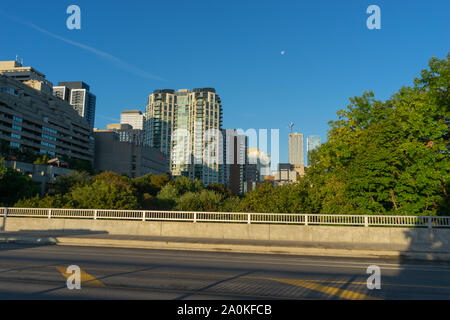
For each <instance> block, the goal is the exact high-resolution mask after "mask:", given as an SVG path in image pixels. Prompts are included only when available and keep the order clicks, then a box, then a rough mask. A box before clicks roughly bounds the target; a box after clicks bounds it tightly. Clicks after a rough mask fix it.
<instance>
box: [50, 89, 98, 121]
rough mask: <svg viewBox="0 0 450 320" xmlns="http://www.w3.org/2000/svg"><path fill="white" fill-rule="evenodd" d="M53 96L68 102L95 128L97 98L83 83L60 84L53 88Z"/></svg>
mask: <svg viewBox="0 0 450 320" xmlns="http://www.w3.org/2000/svg"><path fill="white" fill-rule="evenodd" d="M53 95H54V96H56V97H58V98H60V99H62V100H65V101H67V102H68V103H69V104H70V105H72V107H73V108H74V109H75V110H76V111H77V112H78V114H79V115H80V116H81V117H83V118H84V119H85V120H86V121H87V122H88V124H89V127H91V129H92V128H94V122H95V105H96V103H97V98H96V96H95V95H94V94H93V93H92V92H90V87H89V85H87V84H86V83H84V82H83V81H70V82H59V83H58V86H56V87H53Z"/></svg>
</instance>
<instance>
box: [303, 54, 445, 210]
mask: <svg viewBox="0 0 450 320" xmlns="http://www.w3.org/2000/svg"><path fill="white" fill-rule="evenodd" d="M449 70H450V68H449V56H448V57H447V59H446V60H438V59H436V58H433V59H431V60H430V63H429V69H427V70H424V71H422V73H421V77H420V78H417V79H416V80H415V82H414V86H413V87H403V88H401V89H400V90H399V91H398V92H397V93H395V94H394V95H393V96H392V97H391V98H390V99H388V100H387V101H385V102H381V101H377V100H375V99H374V94H373V93H372V92H366V93H364V94H363V95H362V96H361V97H355V98H353V99H350V101H351V104H350V105H349V106H348V107H347V109H346V110H340V111H339V112H338V117H339V119H338V120H337V121H331V122H330V125H331V130H330V131H329V132H328V141H327V142H326V143H325V144H324V145H322V146H321V147H320V149H319V150H318V151H317V152H316V153H313V154H312V155H311V157H312V166H311V168H310V169H309V170H308V174H307V175H308V178H309V179H310V181H311V185H312V188H313V190H314V192H312V193H311V197H312V198H313V200H312V202H313V203H315V204H316V203H317V202H319V203H320V205H319V207H320V209H319V210H320V211H321V212H323V213H354V214H408V215H421V214H426V215H435V214H443V213H445V212H448V210H449V200H448V188H449V187H448V182H449V172H450V168H449V165H450V164H449V161H448V159H449V158H448V156H449V139H448V138H449V118H450V115H449V108H448V106H449V105H450V101H449V95H448V87H449V82H450V72H449Z"/></svg>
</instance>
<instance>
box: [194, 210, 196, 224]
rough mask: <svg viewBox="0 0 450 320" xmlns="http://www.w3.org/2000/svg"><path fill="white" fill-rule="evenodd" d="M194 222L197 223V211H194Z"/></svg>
mask: <svg viewBox="0 0 450 320" xmlns="http://www.w3.org/2000/svg"><path fill="white" fill-rule="evenodd" d="M194 223H197V212H194Z"/></svg>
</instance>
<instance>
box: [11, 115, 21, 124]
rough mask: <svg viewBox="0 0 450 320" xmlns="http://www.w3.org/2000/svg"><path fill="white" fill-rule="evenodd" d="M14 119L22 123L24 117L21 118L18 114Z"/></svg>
mask: <svg viewBox="0 0 450 320" xmlns="http://www.w3.org/2000/svg"><path fill="white" fill-rule="evenodd" d="M13 120H14V121H17V122H20V123H22V118H19V117H17V116H13Z"/></svg>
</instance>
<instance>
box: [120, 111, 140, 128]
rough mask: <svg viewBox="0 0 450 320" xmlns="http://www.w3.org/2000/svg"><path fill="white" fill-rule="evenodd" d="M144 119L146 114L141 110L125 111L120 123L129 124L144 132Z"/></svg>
mask: <svg viewBox="0 0 450 320" xmlns="http://www.w3.org/2000/svg"><path fill="white" fill-rule="evenodd" d="M144 118H145V117H144V114H143V113H142V112H141V111H139V110H125V111H123V112H122V114H121V116H120V123H121V124H129V125H130V126H132V127H133V129H135V130H136V129H138V130H144Z"/></svg>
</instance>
